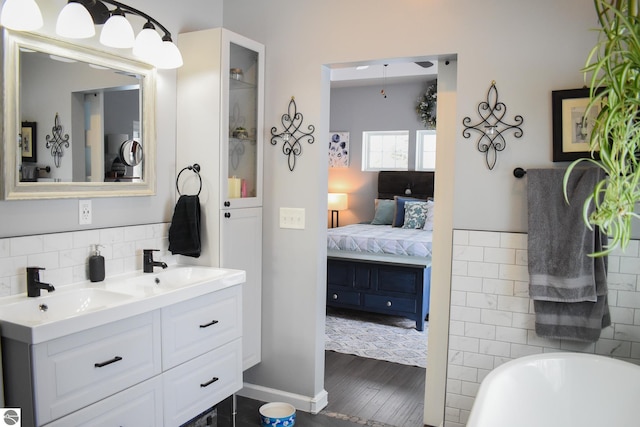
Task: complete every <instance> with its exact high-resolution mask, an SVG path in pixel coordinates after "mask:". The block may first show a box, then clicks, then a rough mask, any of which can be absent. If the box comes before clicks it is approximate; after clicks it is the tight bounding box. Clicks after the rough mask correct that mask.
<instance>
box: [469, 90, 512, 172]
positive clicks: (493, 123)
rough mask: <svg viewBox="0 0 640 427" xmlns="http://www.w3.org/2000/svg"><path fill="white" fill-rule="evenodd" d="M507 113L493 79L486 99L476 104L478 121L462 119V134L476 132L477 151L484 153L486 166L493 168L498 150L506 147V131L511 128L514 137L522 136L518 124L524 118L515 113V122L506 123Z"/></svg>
mask: <svg viewBox="0 0 640 427" xmlns="http://www.w3.org/2000/svg"><path fill="white" fill-rule="evenodd" d="M506 114H507V106H506V105H505V104H504V103H502V102H498V89H497V88H496V82H495V80H494V81H492V82H491V87H490V88H489V91H488V92H487V100H486V101H484V102H481V103H480V104H478V115H479V116H480V121H479V122H478V123H477V124H475V125H472V124H471V118H470V117H465V118H464V119H463V120H462V124H463V125H464V130H463V131H462V136H464V137H465V138H471V132H470V131H472V130H473V131H476V132H478V133H479V134H480V135H479V138H478V151H480V152H481V153H484V154H485V161H486V162H487V167H488V168H489V169H493V167H494V166H495V165H496V160H497V159H498V152H499V151H502V150H504V149H505V148H506V147H507V141H506V140H505V138H504V135H505V133H506V132H508V131H511V130H513V131H514V134H513V136H515V137H516V138H520V137H522V129H521V128H520V126H521V125H522V122H523V121H524V119H523V118H522V116H520V115H517V116H515V117H514V120H515V123H513V124H510V123H506V122H505V121H504V120H503V119H504V116H505V115H506Z"/></svg>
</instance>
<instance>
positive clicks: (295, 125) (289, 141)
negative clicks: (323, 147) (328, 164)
mask: <svg viewBox="0 0 640 427" xmlns="http://www.w3.org/2000/svg"><path fill="white" fill-rule="evenodd" d="M281 122H282V126H283V127H284V130H283V131H282V132H281V133H277V131H278V130H277V128H276V127H275V126H274V127H272V128H271V135H272V136H271V145H278V140H279V139H280V140H282V141H283V144H282V152H283V153H284V155H285V156H287V162H288V164H289V170H290V171H292V172H293V169H294V168H295V166H296V157H298V156H300V155H301V154H302V144H300V140H302V139H303V138H306V140H307V142H308V143H309V144H313V142H314V141H315V137H314V136H313V132H314V131H315V129H316V128H315V126H313V125H309V126H307V129H308V130H309V132H306V133H305V132H303V131H301V130H300V128H301V127H302V122H303V116H302V113H298V111H297V107H296V101H295V98H294V97H293V96H292V97H291V101H289V108H288V109H287V113H286V114H283V115H282V119H281ZM298 134H299V135H298Z"/></svg>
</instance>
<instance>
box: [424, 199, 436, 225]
mask: <svg viewBox="0 0 640 427" xmlns="http://www.w3.org/2000/svg"><path fill="white" fill-rule="evenodd" d="M434 206H435V205H434V203H433V200H427V218H426V220H425V221H424V227H422V229H423V230H426V231H433V207H434Z"/></svg>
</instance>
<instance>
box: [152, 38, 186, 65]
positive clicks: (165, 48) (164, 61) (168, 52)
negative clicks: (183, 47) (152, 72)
mask: <svg viewBox="0 0 640 427" xmlns="http://www.w3.org/2000/svg"><path fill="white" fill-rule="evenodd" d="M182 64H183V62H182V54H181V53H180V49H178V46H176V45H175V44H173V42H172V41H169V40H165V41H163V42H162V48H161V50H160V55H159V56H158V58H157V59H156V61H155V62H154V65H155V66H156V68H160V69H165V70H171V69H174V68H180V67H182Z"/></svg>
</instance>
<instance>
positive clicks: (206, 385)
mask: <svg viewBox="0 0 640 427" xmlns="http://www.w3.org/2000/svg"><path fill="white" fill-rule="evenodd" d="M219 379H220V378H218V377H213V378H211V379H210V380H209V381H207V382H206V383H204V384H200V387H202V388H204V387H209V386H210V385H211V384H213V383H215V382H216V381H218V380H219Z"/></svg>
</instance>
